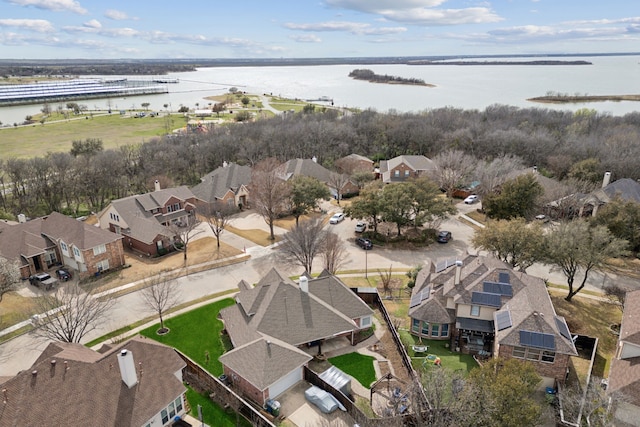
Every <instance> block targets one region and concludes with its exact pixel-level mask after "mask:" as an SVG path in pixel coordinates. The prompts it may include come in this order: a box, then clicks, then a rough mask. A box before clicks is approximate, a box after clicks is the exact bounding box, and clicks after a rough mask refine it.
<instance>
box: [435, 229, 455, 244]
mask: <svg viewBox="0 0 640 427" xmlns="http://www.w3.org/2000/svg"><path fill="white" fill-rule="evenodd" d="M451 239H453V236H452V235H451V232H450V231H446V230H443V231H441V232H439V233H438V242H439V243H447V242H448V241H449V240H451Z"/></svg>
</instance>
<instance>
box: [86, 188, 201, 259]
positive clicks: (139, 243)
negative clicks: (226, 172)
mask: <svg viewBox="0 0 640 427" xmlns="http://www.w3.org/2000/svg"><path fill="white" fill-rule="evenodd" d="M197 203H198V199H197V197H196V196H195V195H194V194H193V193H192V192H191V190H189V188H187V187H186V186H182V187H176V188H166V189H160V186H159V184H158V182H157V181H156V190H155V191H153V192H151V193H146V194H140V195H135V196H129V197H125V198H122V199H118V200H113V201H112V202H111V203H109V205H108V206H107V207H106V208H105V209H103V210H102V212H100V213H98V221H99V224H100V228H102V229H104V230H110V231H112V232H114V233H116V234H118V235H121V236H122V237H123V243H124V245H125V247H128V248H129V249H131V250H134V251H137V252H140V253H142V254H145V255H147V256H155V255H158V254H159V253H162V252H166V251H171V250H173V242H174V239H175V233H174V232H172V231H171V229H170V228H169V227H170V226H172V225H176V226H181V225H182V224H186V223H187V221H188V220H189V216H190V215H195V209H196V204H197Z"/></svg>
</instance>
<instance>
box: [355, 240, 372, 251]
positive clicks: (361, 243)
mask: <svg viewBox="0 0 640 427" xmlns="http://www.w3.org/2000/svg"><path fill="white" fill-rule="evenodd" d="M356 245H358V246H360V247H361V248H362V249H364V250H369V249H373V243H371V240H369V239H365V238H364V237H358V238H356Z"/></svg>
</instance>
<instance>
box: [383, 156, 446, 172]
mask: <svg viewBox="0 0 640 427" xmlns="http://www.w3.org/2000/svg"><path fill="white" fill-rule="evenodd" d="M402 163H404V164H406V165H407V166H409V167H410V168H411V169H413V170H414V171H428V170H435V168H436V164H435V163H434V162H433V160H431V159H430V158H428V157H425V156H414V155H402V156H397V157H394V158H393V159H389V160H383V161H381V162H380V172H387V171H390V170H392V169H393V168H396V167H398V166H399V165H400V164H402Z"/></svg>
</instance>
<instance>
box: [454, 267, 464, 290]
mask: <svg viewBox="0 0 640 427" xmlns="http://www.w3.org/2000/svg"><path fill="white" fill-rule="evenodd" d="M461 273H462V261H456V276H455V279H454V283H453V284H454V285H456V286H458V285H459V284H460V274H461Z"/></svg>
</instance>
